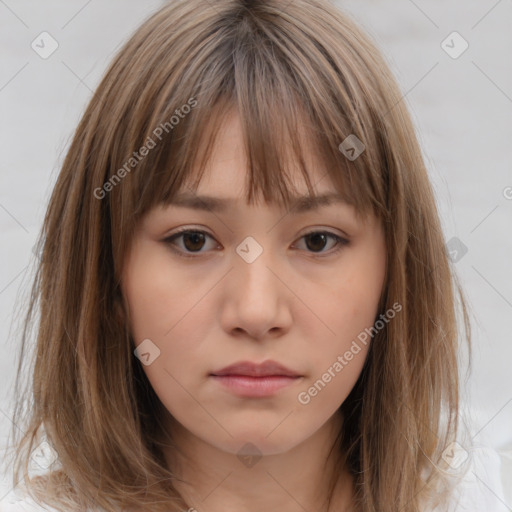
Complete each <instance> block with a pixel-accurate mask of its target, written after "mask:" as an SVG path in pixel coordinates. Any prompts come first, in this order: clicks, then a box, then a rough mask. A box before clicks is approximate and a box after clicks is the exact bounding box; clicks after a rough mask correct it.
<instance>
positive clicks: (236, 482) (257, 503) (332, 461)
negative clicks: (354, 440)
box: [165, 414, 352, 512]
mask: <svg viewBox="0 0 512 512" xmlns="http://www.w3.org/2000/svg"><path fill="white" fill-rule="evenodd" d="M341 425H342V418H341V416H340V415H339V414H335V415H334V416H333V417H332V418H331V419H330V420H329V421H328V422H327V423H326V424H325V425H323V426H322V428H321V429H319V430H318V431H317V432H315V433H314V434H313V435H312V436H310V437H309V438H308V439H306V440H305V441H304V442H302V443H300V444H299V445H297V446H295V447H294V448H292V449H291V450H289V451H287V452H284V453H279V454H276V455H263V456H253V457H252V458H251V457H242V456H239V455H237V454H233V453H228V452H225V451H223V450H221V449H219V448H217V447H216V446H213V445H211V444H209V443H207V442H205V441H203V440H202V439H199V438H198V437H196V436H194V435H193V434H192V433H191V432H189V431H188V430H186V429H185V428H184V427H182V426H181V425H179V424H178V423H177V422H175V421H174V422H173V424H172V428H171V431H172V438H173V441H174V443H176V445H177V446H179V453H176V452H175V451H172V453H171V451H170V450H169V451H167V452H166V453H165V457H166V460H167V463H168V465H169V468H170V469H171V470H172V471H173V473H174V474H175V475H176V477H177V483H176V484H175V487H176V488H177V490H178V491H179V492H180V494H181V495H182V496H183V498H184V499H185V501H186V502H187V503H188V504H189V506H191V507H194V508H195V509H196V510H198V511H202V510H208V512H221V511H222V512H242V511H244V512H256V511H261V510H280V512H304V510H308V511H311V512H312V511H316V510H318V511H323V512H324V511H327V512H329V511H330V510H332V511H334V510H336V512H343V511H345V510H348V505H349V503H350V500H351V497H352V478H351V475H350V474H349V472H348V471H347V469H346V468H345V466H344V464H340V461H341V460H342V457H341V454H340V453H339V450H337V445H336V439H337V435H338V432H339V431H340V429H341ZM340 465H341V467H342V470H341V471H340V470H339V468H340ZM336 472H338V473H339V474H338V475H336ZM333 477H335V478H336V486H335V488H334V492H333V496H332V498H333V499H332V503H331V506H330V507H329V509H328V508H327V507H328V502H329V495H330V491H331V489H330V484H331V482H332V479H333Z"/></svg>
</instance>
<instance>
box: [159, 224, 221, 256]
mask: <svg viewBox="0 0 512 512" xmlns="http://www.w3.org/2000/svg"><path fill="white" fill-rule="evenodd" d="M208 238H210V239H211V240H213V238H212V237H211V236H210V235H208V233H205V232H204V231H198V230H192V229H183V230H181V231H178V232H177V233H175V234H174V235H171V236H170V237H168V238H166V239H165V240H164V242H165V243H166V244H168V245H169V246H171V247H172V249H173V250H174V251H176V252H177V253H179V254H181V255H183V256H189V254H193V253H197V254H201V252H206V251H201V249H203V247H204V246H205V242H206V241H207V239H208ZM179 239H181V240H182V243H181V244H178V243H177V241H178V240H179ZM187 253H189V254H187Z"/></svg>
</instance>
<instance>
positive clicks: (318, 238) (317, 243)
mask: <svg viewBox="0 0 512 512" xmlns="http://www.w3.org/2000/svg"><path fill="white" fill-rule="evenodd" d="M302 239H305V240H306V249H307V250H308V251H310V252H313V253H319V254H321V255H322V256H323V255H324V254H325V255H329V254H333V253H336V252H338V251H339V250H341V249H342V248H343V247H344V246H345V245H348V243H349V241H348V240H347V239H345V238H342V237H341V236H339V235H336V234H335V233H331V232H329V231H311V232H310V233H306V234H305V235H304V236H303V237H302ZM329 239H332V240H334V244H333V245H332V246H331V247H336V249H334V250H333V251H329V250H327V251H325V250H324V249H325V247H326V246H327V245H328V242H329Z"/></svg>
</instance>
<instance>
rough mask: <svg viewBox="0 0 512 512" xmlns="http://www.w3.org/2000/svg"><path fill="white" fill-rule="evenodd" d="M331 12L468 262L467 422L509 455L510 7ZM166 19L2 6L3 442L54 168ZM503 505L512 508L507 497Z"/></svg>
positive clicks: (99, 7) (69, 2) (414, 5)
mask: <svg viewBox="0 0 512 512" xmlns="http://www.w3.org/2000/svg"><path fill="white" fill-rule="evenodd" d="M212 1H213V0H212ZM205 2H206V0H205ZM337 4H338V5H339V6H340V7H342V8H343V9H345V10H347V11H348V12H349V13H351V14H352V16H353V17H354V18H355V19H356V20H357V21H358V22H359V23H360V25H362V26H363V28H365V29H366V31H367V32H369V34H370V35H371V37H373V39H374V40H375V41H376V43H377V45H378V46H379V47H380V48H381V49H382V50H383V52H384V54H385V56H386V58H387V60H388V62H389V64H390V66H391V67H392V70H393V71H394V73H395V75H396V76H397V78H398V81H399V83H400V86H401V88H402V91H403V92H404V95H405V97H404V100H403V101H405V102H406V103H407V104H408V106H409V108H410V110H411V112H412V115H413V119H414V122H415V125H416V127H417V131H418V135H419V138H420V142H421V145H422V148H423V151H424V155H425V159H426V162H427V167H428V169H429V173H430V176H431V179H432V182H433V184H434V188H435V192H436V197H437V202H438V206H439V210H440V214H441V217H442V223H443V227H444V231H445V239H446V241H448V240H450V239H451V238H452V237H457V238H459V239H460V240H461V241H462V242H463V243H464V244H465V245H466V246H467V248H468V252H467V254H465V255H464V257H463V258H462V259H460V260H459V261H458V262H457V263H454V268H455V269H456V271H457V273H458V275H459V276H460V279H461V282H462V284H463V286H464V289H465V292H466V295H467V297H468V299H469V303H470V307H471V311H472V324H473V333H474V345H475V350H474V354H473V361H472V374H471V376H470V377H469V379H468V380H467V383H466V381H465V374H463V375H462V378H463V383H464V384H463V392H464V399H465V404H466V405H465V409H466V410H467V411H468V414H469V418H470V420H468V421H470V422H471V429H472V432H473V433H474V434H477V433H478V434H477V435H475V440H476V441H479V440H480V442H481V443H488V444H489V443H490V444H491V445H492V447H493V448H495V449H496V450H499V451H500V453H502V454H504V453H505V450H509V453H512V377H511V371H510V365H511V362H512V336H511V334H510V326H509V321H510V320H511V319H512V268H511V265H510V263H511V262H512V237H511V234H512V188H509V189H507V187H512V122H511V121H512V58H511V55H512V30H510V28H511V25H512V2H511V1H510V0H500V1H495V0H480V1H476V0H471V1H469V0H465V1H462V0H458V1H450V2H441V1H434V0H415V1H412V0H381V1H378V0H352V1H339V2H337ZM160 5H162V2H161V1H157V0H151V1H145V2H141V1H140V0H137V1H136V0H103V1H100V0H91V1H86V0H66V1H60V2H58V1H55V0H46V1H44V2H40V1H35V0H33V1H27V0H0V48H1V53H0V63H1V65H0V113H1V117H0V141H1V149H2V151H1V156H2V158H1V159H0V233H1V237H2V239H1V242H2V243H1V244H0V255H1V256H0V257H1V262H2V264H1V265H0V347H1V352H0V375H1V378H2V382H3V383H5V386H2V389H1V392H0V435H1V436H6V434H7V432H8V430H9V429H10V426H11V425H10V420H9V417H10V410H11V404H10V402H9V400H10V393H11V383H12V382H13V379H14V361H15V357H16V348H17V346H16V343H17V342H18V341H19V330H18V325H17V324H13V323H12V322H13V314H14V310H13V307H14V304H15V301H16V297H17V294H19V293H21V292H23V293H26V290H27V289H28V286H29V284H30V274H29V272H30V268H29V267H28V265H29V263H30V261H31V260H32V259H33V258H34V256H33V254H32V247H33V245H34V242H35V239H36V235H37V233H38V231H39V229H40V227H41V223H42V219H43V215H44V212H45V208H46V204H47V201H48V198H49V194H50V192H51V189H52V186H53V184H54V182H55V179H56V176H57V173H58V170H59V165H60V164H61V162H62V159H63V156H64V154H65V151H66V149H67V146H68V144H69V141H70V137H71V136H72V134H73V130H74V128H75V127H76V124H77V123H78V120H79V118H80V115H81V113H82V112H83V110H84V108H85V106H86V104H87V102H88V100H89V99H90V97H91V94H92V91H93V90H94V89H95V87H96V86H97V84H98V83H99V80H100V78H101V76H102V74H103V72H104V70H105V68H106V66H107V64H108V63H109V61H110V59H111V58H112V57H113V55H114V53H115V52H116V51H117V49H118V48H119V47H120V45H121V44H122V43H123V42H124V41H125V40H126V39H127V37H128V36H129V35H130V34H131V33H132V32H133V30H134V29H135V28H136V27H137V26H138V25H139V24H140V22H141V21H142V20H143V19H144V18H146V17H147V16H148V15H149V14H151V13H152V12H153V11H154V10H156V9H157V8H158V7H159V6H160ZM43 31H47V32H49V33H50V34H51V35H52V36H53V37H54V38H55V39H56V40H57V42H58V44H59V47H58V49H57V51H56V52H55V53H53V54H52V55H51V56H50V57H49V58H48V59H42V58H41V57H40V56H39V55H38V54H36V52H35V51H34V50H33V49H32V48H31V43H32V41H33V40H34V39H36V37H37V36H39V34H40V33H41V32H43ZM453 31H457V32H459V33H460V34H461V36H462V37H463V38H464V39H465V40H466V41H467V42H468V44H469V48H468V49H467V50H466V51H465V52H464V53H463V54H462V55H461V56H460V57H458V58H457V59H453V58H451V57H450V56H449V55H448V54H447V53H446V52H445V51H444V50H443V48H442V47H441V43H442V41H443V40H444V39H445V38H446V37H447V36H448V35H449V34H451V33H452V32H453ZM507 190H508V192H509V193H508V197H509V198H510V199H507V197H506V196H507V193H506V191H507ZM22 299H23V297H22V296H21V298H19V299H18V300H22ZM502 463H503V465H504V467H505V466H506V465H507V464H510V466H508V467H509V470H508V471H510V472H509V473H508V475H509V476H508V483H507V485H505V488H509V489H512V456H511V458H510V461H509V462H507V459H506V458H504V459H503V460H502ZM504 483H505V482H504ZM504 499H507V500H510V501H508V503H507V504H508V506H509V507H512V495H507V497H505V498H504Z"/></svg>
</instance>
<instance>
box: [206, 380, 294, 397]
mask: <svg viewBox="0 0 512 512" xmlns="http://www.w3.org/2000/svg"><path fill="white" fill-rule="evenodd" d="M211 377H213V379H215V380H216V381H218V382H219V383H220V384H222V385H223V386H225V387H226V388H228V389H229V390H230V391H232V392H233V393H236V394H237V395H240V396H243V397H250V398H253V397H264V396H271V395H273V394H275V393H277V391H279V390H280V389H283V388H285V387H287V386H290V385H291V384H293V383H294V382H296V381H298V380H300V377H286V376H284V375H268V376H266V377H249V376H247V375H212V376H211Z"/></svg>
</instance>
